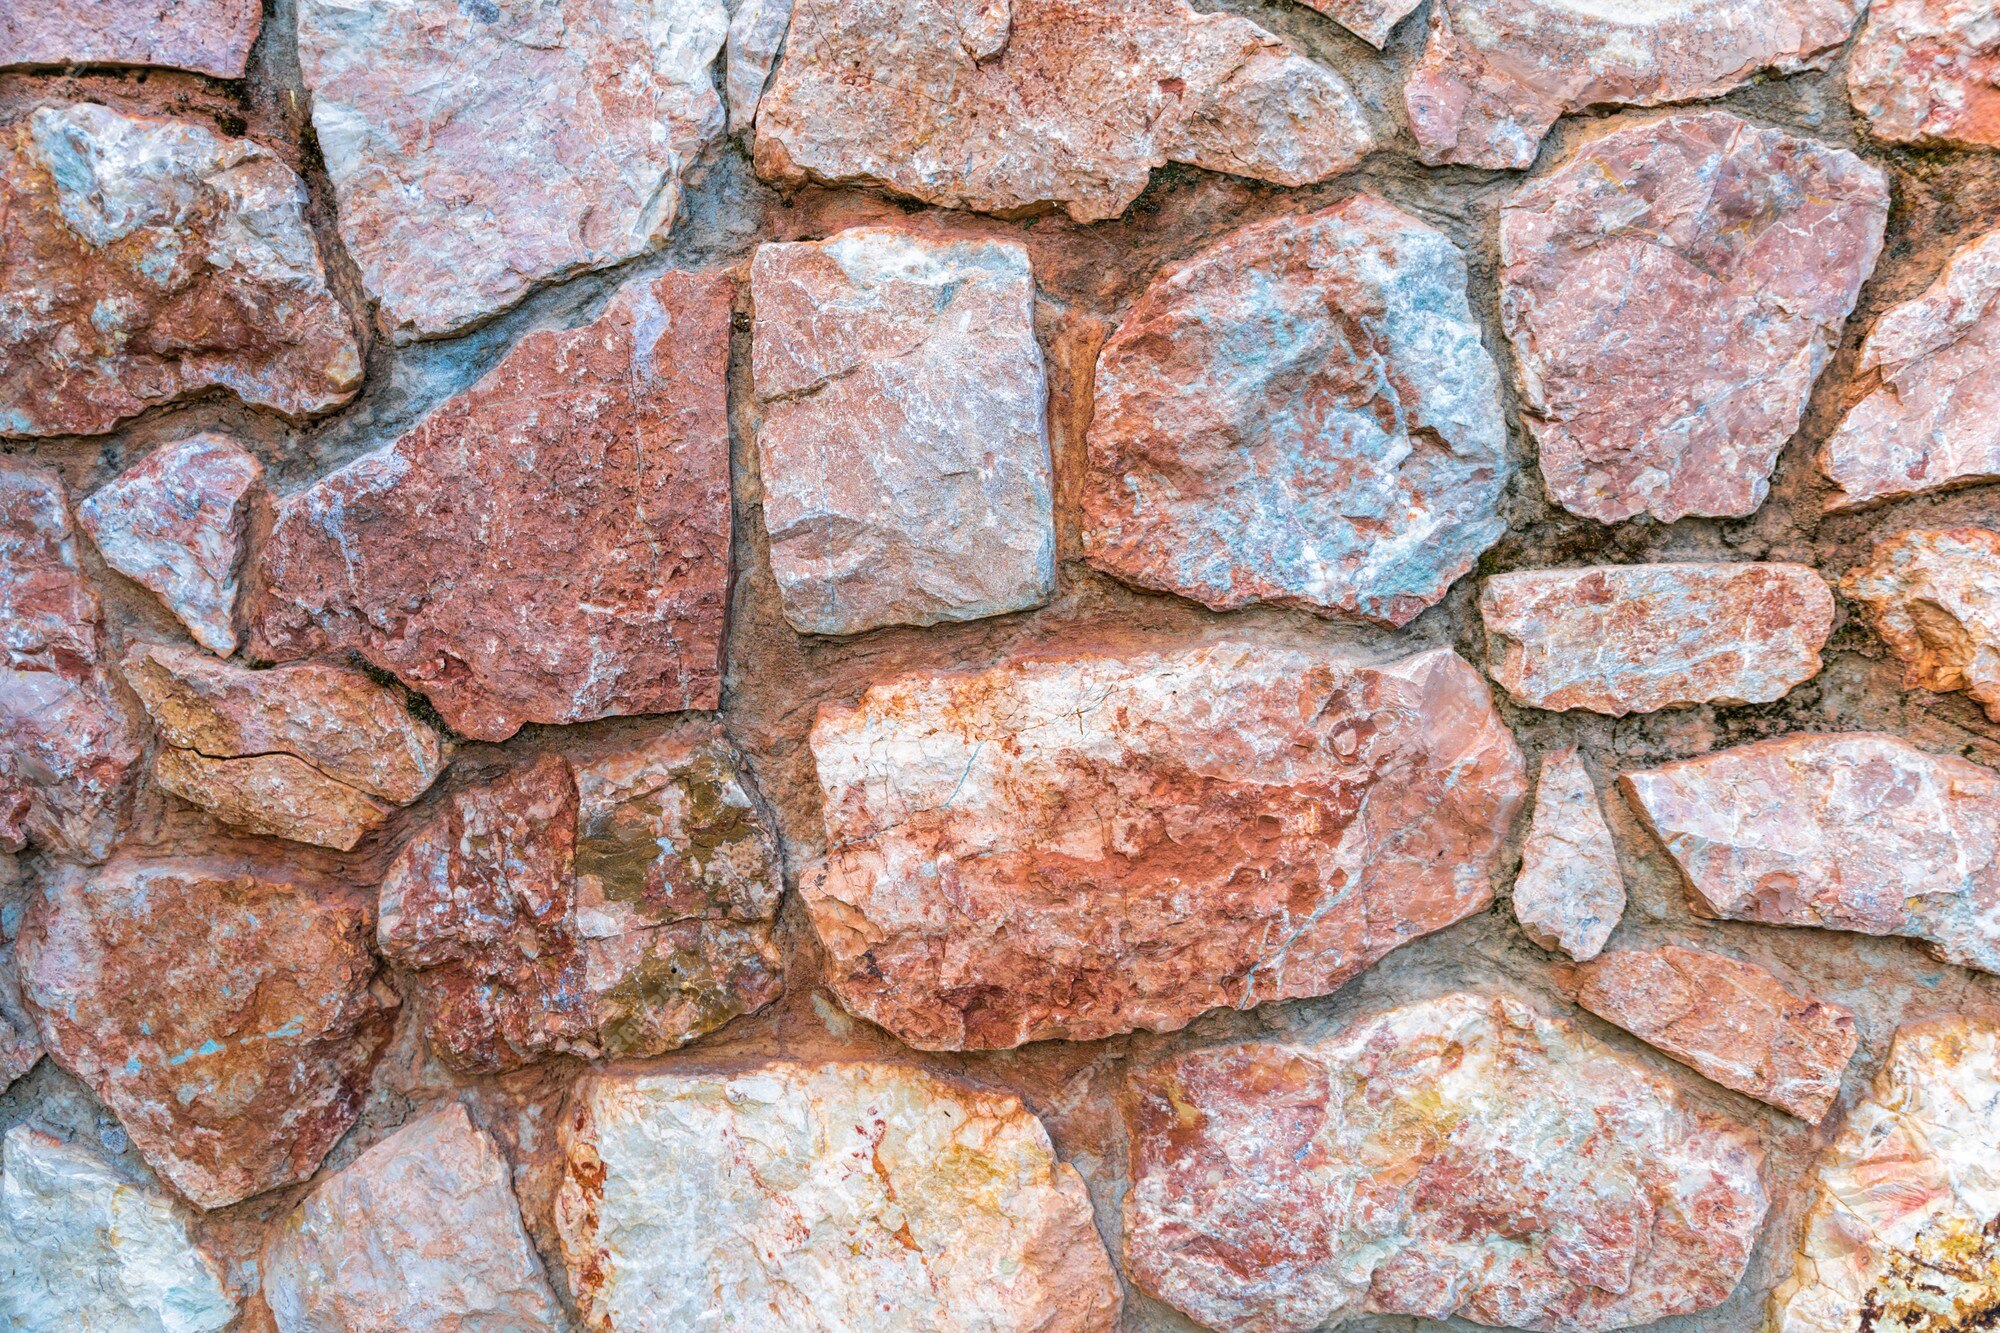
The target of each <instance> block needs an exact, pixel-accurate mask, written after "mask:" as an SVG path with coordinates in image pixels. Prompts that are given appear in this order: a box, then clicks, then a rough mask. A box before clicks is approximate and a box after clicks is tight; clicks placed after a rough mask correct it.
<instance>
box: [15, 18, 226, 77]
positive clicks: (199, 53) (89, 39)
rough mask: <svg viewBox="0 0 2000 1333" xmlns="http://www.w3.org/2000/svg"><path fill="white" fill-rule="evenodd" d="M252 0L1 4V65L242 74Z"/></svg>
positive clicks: (218, 75)
mask: <svg viewBox="0 0 2000 1333" xmlns="http://www.w3.org/2000/svg"><path fill="white" fill-rule="evenodd" d="M263 21H264V6H263V5H262V4H260V3H258V0H47V2H46V3H42V4H10V5H8V6H7V8H6V9H4V10H0V66H6V65H165V66H168V67H170V68H173V69H188V70H193V71H194V72H196V73H197V74H210V75H213V76H215V77H216V78H218V79H240V78H242V77H243V67H244V65H245V64H246V63H247V62H248V60H249V58H250V44H251V43H252V42H255V41H256V40H257V29H258V27H259V26H260V25H261V24H262V23H263Z"/></svg>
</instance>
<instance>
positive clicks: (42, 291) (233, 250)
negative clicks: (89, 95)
mask: <svg viewBox="0 0 2000 1333" xmlns="http://www.w3.org/2000/svg"><path fill="white" fill-rule="evenodd" d="M305 208H306V191H305V186H304V185H302V184H301V183H300V181H299V178H298V177H297V176H296V175H295V174H293V172H292V170H291V168H290V167H287V166H286V165H285V164H284V163H283V162H281V161H279V160H278V158H277V156H276V155H275V154H273V153H272V152H271V151H270V150H269V149H267V148H264V147H263V146H261V145H259V144H255V143H252V142H251V141H250V140H248V139H229V138H223V137H221V136H219V135H216V134H214V133H212V132H210V131H209V130H208V129H206V128H205V127H203V126H201V125H199V124H196V123H195V122H193V121H189V120H173V119H164V118H154V117H149V116H123V115H120V114H118V113H117V112H115V111H111V110H109V109H107V108H105V107H101V106H96V105H92V104H89V103H75V104H71V105H66V106H44V107H41V108H38V109H37V110H35V111H34V112H33V113H32V114H30V115H28V116H26V117H25V118H23V119H21V120H20V121H18V122H16V123H15V124H14V125H12V126H10V127H8V128H6V129H5V130H0V309H4V310H5V311H7V318H6V319H5V320H4V321H0V436H7V435H70V434H84V435H89V434H94V433H97V432H99V431H107V430H110V429H111V428H112V427H113V426H115V425H116V424H118V422H120V421H122V420H123V419H125V418H126V417H129V416H132V415H133V414H135V413H138V412H142V411H144V410H145V409H147V408H149V407H153V406H155V405H157V404H160V403H166V402H171V401H173V400H174V399H176V398H180V397H183V396H185V395H187V394H191V393H196V392H198V391H200V390H203V389H226V390H228V391H229V392H230V393H233V394H235V395H236V396H237V397H238V398H241V399H242V400H243V401H244V402H246V403H249V404H250V405H251V406H253V407H264V408H269V409H271V410H272V411H275V412H280V413H283V414H284V415H285V416H287V417H293V418H301V417H309V416H313V415H316V414H318V413H321V412H326V411H328V410H330V409H332V408H335V407H338V406H340V405H341V404H342V403H344V402H346V401H347V400H348V399H349V398H352V397H353V396H354V393H355V390H356V389H358V388H359V387H360V386H361V353H360V349H359V347H358V346H357V345H356V343H355V341H354V328H353V325H352V323H351V322H350V321H349V319H348V316H347V312H346V310H345V309H343V308H342V307H341V305H340V303H339V302H338V301H337V300H335V299H334V296H333V294H332V293H331V292H330V291H328V290H327V285H326V271H325V269H324V268H323V267H322V266H321V264H320V258H319V251H318V248H317V247H316V245H315V243H314V241H313V234H312V229H311V227H310V226H309V225H308V224H307V222H306V217H305Z"/></svg>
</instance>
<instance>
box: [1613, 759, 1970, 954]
mask: <svg viewBox="0 0 2000 1333" xmlns="http://www.w3.org/2000/svg"><path fill="white" fill-rule="evenodd" d="M1622 781H1623V782H1624V785H1625V789H1626V792H1627V794H1628V795H1629V796H1630V797H1631V798H1632V802H1633V804H1634V806H1635V807H1636V808H1637V809H1638V810H1639V812H1640V813H1641V814H1642V815H1644V816H1645V817H1646V819H1647V821H1648V822H1649V823H1650V824H1651V825H1652V827H1653V831H1654V832H1655V833H1656V834H1658V835H1659V838H1660V841H1661V842H1662V843H1664V844H1665V845H1666V848H1667V851H1668V852H1670V853H1672V855H1673V858H1674V861H1675V862H1676V863H1677V864H1678V865H1679V866H1680V869H1681V873H1682V874H1683V875H1684V876H1685V877H1686V879H1687V887H1688V902H1689V904H1690V905H1691V906H1692V907H1693V908H1694V909H1695V910H1696V911H1697V912H1700V913H1701V914H1703V915H1704V916H1718V917H1726V918H1728V919H1730V920H1734V921H1761V922H1765V923H1767V924H1769V925H1777V926H1819V927H1823V928H1825V929H1828V930H1856V931H1862V932H1864V933H1866V934H1870V935H1904V936H1908V937H1909V938H1911V939H1915V940H1919V941H1922V942H1923V943H1924V945H1925V947H1926V948H1927V949H1928V950H1929V951H1930V952H1931V953H1933V954H1935V955H1936V956H1937V957H1939V958H1942V959H1944V960H1945V961H1946V962H1951V963H1957V964H1959V965H1961V966H1964V967H1976V968H1979V969H1981V970H1982V971H1986V972H2000V866H1996V864H1995V858H1996V856H2000V774H1996V773H1994V772H1992V771H1991V770H1990V769H1985V768H1981V767H1980V766H1979V765H1977V764H1973V763H1968V762H1967V761H1965V760H1963V759H1958V758H1954V757H1951V756H1947V755H1933V754H1926V753H1925V752H1924V751H1922V750H1919V749H1917V748H1916V747H1915V746H1913V745H1910V744H1909V743H1908V742H1906V741H1902V740H1899V739H1897V738H1896V737H1894V736H1884V735H1877V734H1874V733H1867V732H1859V733H1841V734H1833V735H1799V736H1786V737H1781V738H1780V739H1777V740H1771V741H1760V742H1758V743H1756V744H1754V745H1742V746H1738V747H1736V748H1735V749H1733V750H1724V751H1722V752H1720V753H1718V754H1712V755H1706V756H1703V757H1702V758H1699V759H1686V760H1682V761H1681V762H1679V763H1675V764H1667V765H1665V766H1664V767H1661V768H1657V769H1654V770H1652V771H1650V772H1641V773H1627V774H1625V775H1624V778H1623V779H1622Z"/></svg>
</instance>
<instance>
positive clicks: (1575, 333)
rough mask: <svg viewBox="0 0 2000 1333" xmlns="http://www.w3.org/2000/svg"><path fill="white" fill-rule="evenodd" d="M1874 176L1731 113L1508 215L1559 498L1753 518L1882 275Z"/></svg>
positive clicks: (1524, 374) (1529, 369)
mask: <svg viewBox="0 0 2000 1333" xmlns="http://www.w3.org/2000/svg"><path fill="white" fill-rule="evenodd" d="M1888 213H1889V190H1888V180H1887V178H1886V177H1885V176H1884V175H1883V173H1882V171H1881V170H1880V169H1879V168H1877V167H1874V166H1872V165H1870V164H1869V163H1867V162H1864V161H1863V160H1862V159H1861V158H1859V157H1856V156H1855V155H1854V154H1852V153H1849V152H1847V151H1845V150H1843V149H1839V148H1833V147H1829V146H1828V145H1826V144H1822V143H1819V142H1816V141H1814V140H1811V139H1804V138H1799V137H1797V136H1794V135H1790V134H1786V133H1784V132H1783V131H1780V130H1773V129H1764V128H1760V127H1758V126H1755V125H1752V124H1750V123H1749V122H1747V121H1744V120H1742V119H1740V118H1738V117H1736V116H1734V115H1731V114H1730V113H1728V112H1726V111H1704V112H1691V113H1686V114H1681V115H1673V116H1667V117H1664V118H1662V119H1659V120H1655V121H1650V122H1647V123H1644V124H1640V125H1636V126H1632V127H1630V128H1624V129H1616V130H1613V131H1612V132H1610V133H1608V134H1604V135H1603V136H1602V137H1599V138H1596V139H1593V140H1591V141H1589V142H1587V143H1585V144H1584V145H1583V146H1582V147H1581V148H1579V149H1577V150H1576V151H1575V152H1574V153H1573V154H1572V155H1571V156H1570V157H1569V158H1568V159H1567V160H1566V161H1564V162H1563V163H1562V164H1561V165H1560V166H1558V167H1556V168H1555V169H1554V170H1553V171H1551V172H1549V173H1548V174H1547V175H1545V176H1542V177H1541V178H1539V179H1537V180H1535V181H1533V182H1532V183H1530V184H1529V185H1527V186H1526V187H1525V188H1523V189H1522V190H1521V191H1520V192H1519V193H1518V194H1517V195H1515V196H1514V198H1513V199H1512V200H1510V201H1509V202H1508V203H1507V204H1506V206H1505V207H1504V208H1503V209H1502V210H1501V217H1500V261H1501V274H1500V278H1501V295H1500V316H1501V323H1502V325H1503V326H1504V327H1505V329H1506V331H1507V336H1508V338H1509V340H1510V341H1511V342H1512V343H1513V346H1514V355H1515V363H1516V371H1517V374H1518V377H1519V381H1520V388H1521V401H1522V406H1523V408H1524V420H1525V423H1526V425H1527V427H1528V431H1529V433H1530V434H1531V435H1533V437H1534V439H1535V443H1536V445H1537V446H1538V448H1539V449H1540V451H1541V468H1542V476H1543V479H1544V480H1545V482H1546V483H1547V485H1548V492H1549V498H1550V499H1552V500H1554V501H1555V502H1556V503H1557V504H1560V505H1561V506H1562V507H1563V508H1565V509H1567V510H1569V511H1570V512H1572V513H1575V514H1581V515H1582V516H1584V517H1585V518H1594V519H1597V520H1599V521H1600V522H1604V523H1616V522H1618V521H1620V520H1621V519H1627V518H1630V517H1632V516H1633V515H1635V514H1641V513H1645V514H1651V515H1652V516H1653V517H1655V518H1657V519H1659V520H1660V521H1662V522H1672V521H1673V520H1675V519H1678V518H1683V517H1685V516H1687V515H1690V514H1696V515H1703V516H1707V517H1728V516H1733V515H1744V514H1753V513H1755V512H1756V511H1757V509H1758V507H1759V506H1761V505H1762V504H1763V503H1764V498H1765V496H1766V495H1767V494H1768V493H1769V491H1770V475H1771V468H1772V465H1773V464H1774V463H1775V462H1776V461H1777V457H1778V452H1779V450H1780V449H1782V448H1783V447H1784V444H1785V442H1786V441H1787V440H1789V439H1790V438H1791V437H1792V434H1793V433H1794V432H1795V431H1796V430H1797V429H1798V427H1799V422H1800V419H1801V418H1802V416H1803V414H1804V412H1805V407H1806V399H1807V397H1808V395H1809V394H1810V393H1811V392H1812V386H1813V383H1814V382H1815V381H1816V380H1817V379H1818V378H1819V375H1820V372H1821V371H1822V370H1823V369H1824V368H1825V367H1826V364H1827V361H1828V360H1829V358H1830V357H1831V355H1832V348H1833V346H1834V343H1835V340H1836V339H1837V338H1838V337H1839V334H1840V330H1841V327H1842V326H1843V325H1844V324H1845V323H1846V320H1847V316H1848V315H1849V314H1850V313H1851V312H1852V311H1853V309H1854V303H1855V300H1856V298H1857V296H1858V295H1859V293H1860V290H1861V284H1862V283H1863V282H1864V281H1865V280H1866V279H1867V277H1868V275H1869V274H1870V272H1872V271H1873V269H1874V267H1875V260H1876V257H1877V255H1879V254H1880V253H1881V249H1882V237H1883V231H1884V227H1885V224H1886V222H1887V218H1888Z"/></svg>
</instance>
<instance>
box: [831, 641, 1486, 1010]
mask: <svg viewBox="0 0 2000 1333" xmlns="http://www.w3.org/2000/svg"><path fill="white" fill-rule="evenodd" d="M812 748H813V757H814V759H815V760H816V761H817V763H818V767H819V781H820V786H821V788H822V789H823V791H824V793H825V812H826V839H827V845H828V846H829V848H830V849H831V851H830V852H829V854H828V856H827V859H826V863H825V866H824V868H823V871H822V872H821V873H820V874H819V875H817V876H816V877H809V878H808V879H807V881H806V882H805V884H804V885H803V886H802V887H803V891H804V894H805V900H806V906H807V909H808V911H809V913H810V915H811V917H812V921H813V925H814V927H815V929H816V930H817V931H818V933H819V938H820V941H821V943H822V944H823V945H824V946H825V948H826V951H827V955H828V980H829V984H830V985H831V987H832V989H833V991H834V993H835V994H836V995H837V996H838V997H839V998H840V1001H841V1003H842V1004H844V1005H845V1006H847V1008H848V1009H849V1010H851V1011H852V1012H854V1013H856V1014H859V1015H860V1016H862V1017H864V1018H867V1019H869V1020H870V1021H872V1022H875V1023H879V1024H881V1025H882V1026H884V1027H886V1028H888V1029H889V1030H890V1031H891V1032H893V1033H895V1034H896V1035H897V1036H898V1037H900V1038H902V1039H903V1040H904V1041H906V1042H909V1043H910V1044H911V1045H914V1046H917V1047H919V1048H922V1049H927V1050H956V1049H976V1048H995V1047H1011V1046H1017V1045H1019V1044H1021V1043H1022V1042H1028V1041H1038V1040H1042V1039H1044V1038H1052V1037H1061V1038H1067V1039H1069V1040H1072V1041H1089V1040H1094V1039H1096V1038H1099V1037H1105V1036H1109V1035H1111V1034H1114V1033H1119V1032H1129V1031H1132V1030H1134V1029H1138V1028H1144V1029H1150V1030H1153V1031H1167V1030H1171V1029H1173V1028H1178V1027H1181V1026H1182V1025H1184V1024H1186V1023H1187V1022H1189V1021H1190V1020H1191V1019H1193V1018H1194V1017H1195V1016H1196V1015H1198V1014H1200V1013H1201V1012H1202V1011H1204V1010H1207V1009H1212V1008H1216V1007H1219V1006H1224V1005H1228V1006H1234V1007H1236V1008H1240V1009H1248V1008H1250V1007H1252V1006H1254V1005H1258V1004H1263V1003H1266V1002H1268V1001H1271V1000H1279V999H1286V998H1290V997H1294V996H1300V995H1321V994H1325V993H1326V992H1327V991H1330V990H1332V989H1334V988H1335V987H1336V986H1338V985H1340V984H1341V983H1342V982H1343V981H1346V980H1347V979H1348V978H1350V977H1352V976H1353V975H1355V974H1356V973H1357V972H1360V971H1361V970H1363V969H1364V968H1366V967H1368V966H1369V965H1370V964H1372V963H1374V962H1375V961H1376V960H1377V959H1379V958H1381V957H1382V956H1383V955H1385V954H1387V953H1388V952H1389V951H1390V950H1392V949H1394V948H1395V947H1396V946H1398V945H1400V944H1403V943H1406V942H1407V941H1409V940H1412V939H1414V938H1416V937H1417V936H1420V935H1425V934H1428V933H1430V932H1432V931H1435V930H1440V929H1442V928H1444V927H1445V926H1448V925H1450V924H1451V923H1452V922H1454V921H1458V920H1460V919H1461V918H1463V917H1466V916H1469V915H1471V914H1472V913H1474V912H1477V911H1480V910H1481V909H1483V908H1484V907H1486V906H1487V904H1488V903H1490V902H1491V901H1492V897H1493V880H1492V876H1493V873H1494V870H1495V868H1496V863H1497V861H1498V858H1499V854H1500V844H1501V841H1502V839H1503V838H1504V837H1505V836H1506V834H1507V832H1508V829H1509V827H1510V825H1511V824H1512V822H1513V818H1514V815H1515V813H1516V812H1517V811H1518V810H1519V808H1520V805H1521V801H1522V798H1523V796H1524V795H1525V788H1526V779H1525V775H1524V773H1523V766H1522V762H1521V756H1520V751H1519V750H1517V749H1516V748H1515V745H1514V741H1513V737H1512V736H1510V735H1509V734H1508V732H1507V729H1506V727H1505V726H1503V725H1502V724H1501V722H1500V719H1499V717H1498V716H1497V715H1496V714H1495V713H1494V711H1493V706H1492V702H1491V699H1490V697H1489V696H1488V694H1487V692H1486V688H1485V685H1484V684H1483V682H1481V681H1480V679H1479V677H1478V676H1477V675H1476V674H1475V673H1474V672H1473V671H1472V669H1471V668H1470V667H1468V666H1467V665H1466V664H1465V663H1464V662H1463V661H1462V660H1460V659H1459V658H1458V657H1457V656H1456V655H1454V654H1452V653H1450V652H1442V651H1440V652H1431V653H1425V654H1422V655H1420V656H1417V657H1412V658H1408V659H1405V660H1403V661H1401V662H1397V663H1394V664H1392V665H1389V666H1385V667H1367V666H1359V665H1356V664H1354V663H1351V662H1349V661H1346V660H1343V659H1342V658H1339V657H1337V656H1331V655H1329V654H1326V653H1324V652H1315V651H1308V650H1294V649H1281V648H1273V647H1268V646H1264V645H1254V646H1253V645H1221V646H1216V647H1208V648H1198V649H1192V650H1184V651H1181V652H1176V653H1159V654H1146V655H1140V656H1133V657H1129V658H1124V659H1115V658H1101V659H1093V658H1084V659H1068V660H1065V659H1053V660H1047V661H1030V662H1020V663H1014V664H1010V665H1006V666H1001V667H997V668H994V669H993V670H990V671H987V672H984V673H982V674H979V675H971V676H935V677H926V676H911V677H907V678H905V679H902V680H897V681H893V682H890V683H886V684H881V685H877V686H875V687H873V688H872V689H870V690H869V691H868V693H867V694H866V695H864V696H863V697H862V699H861V701H860V703H859V704H858V705H857V706H855V707H851V708H844V707H837V706H823V707H822V709H821V712H820V715H819V720H818V722H817V724H816V725H815V726H814V728H813V733H812Z"/></svg>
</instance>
